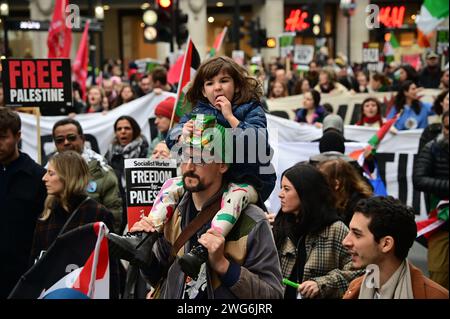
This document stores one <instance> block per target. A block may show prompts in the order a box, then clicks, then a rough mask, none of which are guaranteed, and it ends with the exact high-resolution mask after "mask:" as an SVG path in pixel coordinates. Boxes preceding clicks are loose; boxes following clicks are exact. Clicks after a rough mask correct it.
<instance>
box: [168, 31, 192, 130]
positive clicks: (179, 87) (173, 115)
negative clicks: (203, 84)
mask: <svg viewBox="0 0 450 319" xmlns="http://www.w3.org/2000/svg"><path fill="white" fill-rule="evenodd" d="M186 43H187V45H186V51H185V52H184V59H183V66H182V67H181V73H180V80H179V81H178V88H177V99H176V100H175V105H174V106H173V110H172V117H171V119H170V124H169V130H170V129H172V126H173V120H174V118H175V112H176V110H177V105H178V100H179V99H180V94H181V90H182V89H183V88H182V87H181V82H182V81H183V73H184V67H185V66H186V59H187V55H188V54H187V53H188V51H189V44H190V43H191V35H189V36H188V39H187V41H186Z"/></svg>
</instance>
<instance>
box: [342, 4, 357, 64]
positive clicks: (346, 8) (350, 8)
mask: <svg viewBox="0 0 450 319" xmlns="http://www.w3.org/2000/svg"><path fill="white" fill-rule="evenodd" d="M340 8H341V10H342V11H343V13H344V16H346V17H347V58H348V64H349V65H351V62H350V61H351V59H350V17H351V16H352V15H353V14H354V13H355V8H356V3H355V1H354V0H341V2H340Z"/></svg>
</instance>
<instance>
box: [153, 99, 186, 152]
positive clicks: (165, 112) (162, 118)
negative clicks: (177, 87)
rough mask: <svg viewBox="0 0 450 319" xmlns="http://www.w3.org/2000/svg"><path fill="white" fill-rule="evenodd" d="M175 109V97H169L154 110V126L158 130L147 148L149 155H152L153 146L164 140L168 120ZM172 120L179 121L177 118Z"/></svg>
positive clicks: (168, 124) (167, 130)
mask: <svg viewBox="0 0 450 319" xmlns="http://www.w3.org/2000/svg"><path fill="white" fill-rule="evenodd" d="M174 107H175V97H173V96H169V97H168V98H166V99H165V100H163V101H161V102H159V104H158V105H156V108H155V116H156V119H155V125H156V128H157V129H158V136H156V137H155V138H154V139H153V140H152V142H151V144H150V147H149V154H152V153H153V149H154V148H155V146H156V145H157V144H158V143H159V142H162V141H164V140H165V139H166V137H167V133H168V132H169V128H170V120H171V119H172V113H173V108H174ZM173 120H174V121H175V122H178V121H179V117H178V116H176V114H175V116H174V118H173Z"/></svg>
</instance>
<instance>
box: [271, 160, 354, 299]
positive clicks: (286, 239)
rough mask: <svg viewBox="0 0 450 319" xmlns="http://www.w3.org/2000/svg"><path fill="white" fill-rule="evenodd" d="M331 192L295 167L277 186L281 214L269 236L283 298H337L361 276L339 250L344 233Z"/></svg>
mask: <svg viewBox="0 0 450 319" xmlns="http://www.w3.org/2000/svg"><path fill="white" fill-rule="evenodd" d="M332 196H333V195H332V192H331V191H330V187H329V186H328V183H327V181H326V179H325V177H324V176H323V175H322V173H320V171H319V170H318V169H317V168H315V167H314V166H312V165H310V164H303V163H300V164H296V165H294V166H293V167H291V168H289V169H287V170H286V171H285V172H284V173H283V175H282V180H281V191H280V195H279V197H280V200H281V210H280V212H279V213H278V215H277V216H276V218H275V222H274V225H273V234H274V238H275V244H276V246H277V250H278V254H279V258H280V264H281V271H282V274H283V276H284V278H287V279H289V280H291V281H293V282H297V283H300V286H299V287H298V288H297V289H295V288H293V287H291V286H286V290H285V295H284V296H285V298H286V299H292V298H296V297H298V294H299V295H300V296H301V298H342V296H343V294H344V293H345V291H346V289H347V287H348V284H349V282H350V281H352V280H353V279H354V278H356V277H358V276H359V275H361V271H358V270H354V269H353V268H352V266H351V256H350V254H349V253H348V252H347V250H346V249H345V248H344V247H343V246H342V240H343V239H344V238H345V236H346V235H347V233H348V228H347V226H345V224H344V223H343V222H342V221H340V219H339V217H338V215H337V213H336V211H335V209H334V207H333V203H334V199H333V197H332Z"/></svg>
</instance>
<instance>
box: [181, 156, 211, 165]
mask: <svg viewBox="0 0 450 319" xmlns="http://www.w3.org/2000/svg"><path fill="white" fill-rule="evenodd" d="M181 163H182V164H193V165H195V166H200V167H203V166H205V165H206V164H208V162H206V161H205V160H204V159H203V157H201V156H192V155H187V154H186V155H182V156H181Z"/></svg>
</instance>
